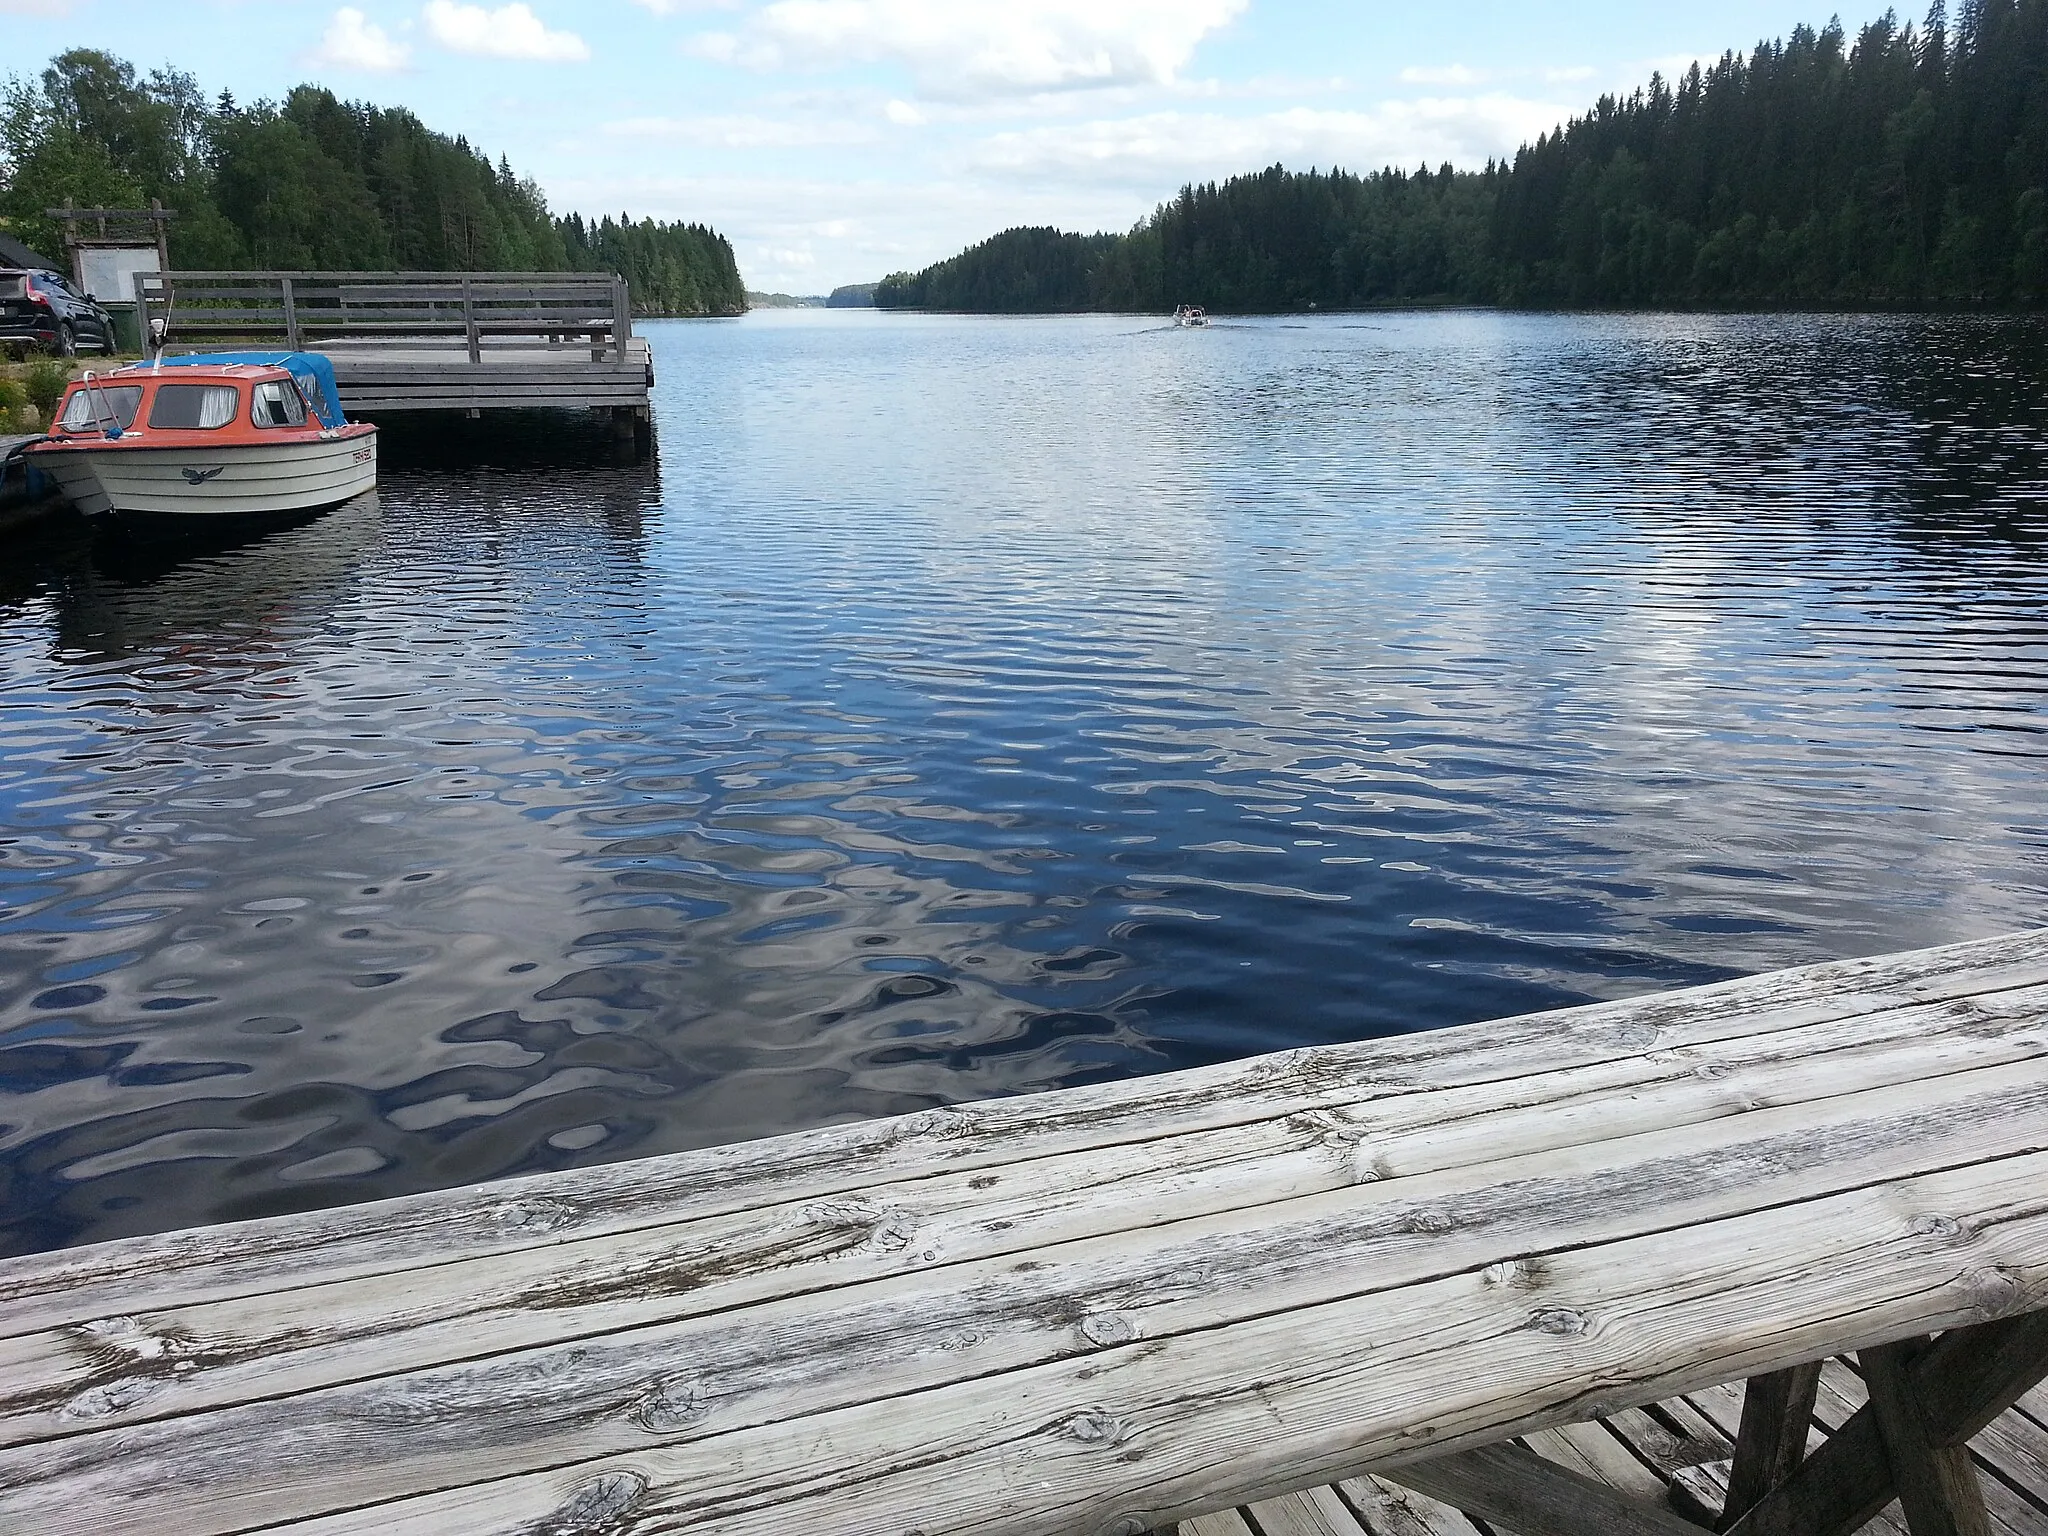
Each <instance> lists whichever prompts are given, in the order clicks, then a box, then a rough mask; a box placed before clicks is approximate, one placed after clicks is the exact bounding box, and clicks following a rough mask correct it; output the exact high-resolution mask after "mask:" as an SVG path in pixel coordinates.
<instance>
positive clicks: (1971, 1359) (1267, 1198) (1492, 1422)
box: [0, 934, 2048, 1536]
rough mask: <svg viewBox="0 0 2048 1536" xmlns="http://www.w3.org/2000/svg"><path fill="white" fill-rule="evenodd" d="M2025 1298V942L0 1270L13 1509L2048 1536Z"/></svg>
mask: <svg viewBox="0 0 2048 1536" xmlns="http://www.w3.org/2000/svg"><path fill="white" fill-rule="evenodd" d="M2044 1309H2048V934H2029V935H2020V936H2016V937H2011V938H2005V939H1998V940H1990V941H1985V942H1981V943H1974V944H1967V945H1961V946H1956V947H1953V948H1949V949H1943V950H1933V951H1925V952H1920V953H1915V954H1909V955H1898V956H1890V957H1884V958H1878V959H1870V960H1858V961H1850V962H1844V963H1838V964H1831V965H1824V966H1816V967H1812V968H1809V969H1805V970H1800V971H1792V972H1783V973H1779V974H1776V975H1769V976H1761V977H1756V978H1752V979H1749V980H1744V981H1737V982H1730V983H1725V984H1721V985H1716V986H1711V987H1704V988H1699V989H1695V990H1691V991H1686V992H1679V993H1674V994H1669V995H1665V996H1658V997H1648V998H1642V999H1637V1000H1633V1001H1628V1002H1617V1003H1607V1004H1601V1005H1597V1006H1593V1007H1587V1008H1579V1009H1572V1010H1567V1011H1562V1012H1558V1013H1552V1014H1543V1015H1536V1016H1530V1017H1525V1018H1518V1019H1510V1020H1505V1021H1501V1022H1497V1023H1491V1024H1481V1025H1473V1026H1469V1027H1466V1028H1461V1029H1450V1030H1443V1031H1439V1032H1435V1033H1427V1034H1418V1035H1411V1036H1406V1037H1401V1038H1397V1039H1390V1040H1381V1041H1374V1042H1369V1043H1365V1044H1360V1045H1349V1046H1333V1047H1320V1048H1314V1049H1308V1050H1299V1051H1292V1052H1287V1053H1283V1054H1280V1055H1275V1056H1267V1057H1261V1058H1257V1059H1253V1060H1249V1061H1242V1062H1236V1063H1233V1064H1229V1065H1225V1066H1218V1067H1211V1068H1204V1069H1200V1070H1195V1071H1187V1072H1178V1073H1169V1074H1165V1075H1162V1076H1158V1077H1153V1078H1148V1079H1143V1080H1138V1081H1131V1082H1122V1083H1115V1084H1108V1085H1102V1086H1095V1087H1087V1088H1079V1089H1072V1090H1064V1091H1060V1092H1054V1093H1045V1094H1039V1095H1034V1096H1029V1097H1023V1098H1016V1099H1008V1100H1002V1101H996V1102H990V1103H981V1104H968V1105H961V1106H957V1107H953V1108H938V1109H931V1110H927V1111H925V1112H922V1113H919V1114H914V1115H909V1116H905V1117H901V1118H897V1119H892V1120H883V1121H876V1122H872V1123H867V1124H858V1125H841V1126H834V1127H830V1128H827V1129H823V1130H817V1131H810V1132H803V1133H799V1134H794V1135H788V1136H782V1137H778V1138H775V1139H773V1140H769V1141H761V1142H753V1143H747V1144H742V1145H737V1146H727V1147H718V1148H712V1149H710V1150H707V1151H703V1152H694V1153H686V1154H680V1155H676V1156H668V1157H659V1158H651V1159H646V1160H643V1161H638V1162H625V1163H618V1164H614V1165H611V1166H607V1167H599V1168H593V1169H583V1170H577V1171H573V1172H565V1173H557V1174H546V1175H539V1176H534V1177H526V1178H518V1179H510V1180H505V1181H503V1182H500V1183H495V1184H490V1185H486V1186H480V1187H472V1188H467V1189H458V1190H451V1191H447V1192H443V1193H436V1194H424V1195H418V1196H412V1197H408V1198H404V1199H398V1200H390V1201H385V1202H381V1203H378V1204H374V1205H367V1206H359V1207H354V1208H344V1209H336V1210H327V1211H319V1212H312V1213H307V1214H301V1215H292V1216H283V1217H276V1218H270V1219H264V1220H258V1221H249V1222H243V1223H238V1224H235V1225H231V1226H223V1227H217V1228H210V1229H201V1230H194V1231H184V1232H172V1233H166V1234H162V1235H159V1236H149V1237H137V1238H132V1239H126V1240H122V1241H117V1242H111V1243H103V1244H99V1245H96V1246H92V1247H84V1248H78V1249H74V1250H69V1251H61V1252H54V1253H46V1254H39V1255H33V1256H29V1257H22V1258H14V1259H9V1260H4V1261H0V1529H4V1530H7V1531H16V1530H18V1531H23V1532H28V1531H34V1532H37V1533H38V1536H66V1533H79V1536H85V1533H91V1536H124V1533H134V1536H163V1533H165V1532H171V1531H175V1532H177V1533H179V1536H226V1533H239V1532H255V1531H264V1532H276V1531H285V1530H291V1531H294V1532H299V1533H317V1536H343V1533H354V1532H362V1533H369V1532H376V1533H380V1536H430V1533H431V1536H463V1533H472V1532H474V1533H484V1532H492V1533H506V1536H511V1533H523V1536H537V1533H542V1532H546V1533H549V1536H653V1533H656V1532H678V1531H690V1532H716V1533H720V1536H770V1533H774V1536H792V1533H795V1536H804V1533H816V1536H828V1533H829V1536H902V1533H906V1532H917V1533H922V1536H1000V1533H1016V1536H1034V1533H1036V1536H1056V1533H1057V1536H1066V1533H1090V1536H1096V1533H1119V1536H1137V1533H1141V1532H1147V1531H1155V1530H1160V1529H1164V1528H1168V1527H1171V1526H1173V1525H1174V1524H1175V1523H1177V1522H1186V1531H1187V1533H1188V1536H1253V1533H1257V1536H1365V1533H1370V1536H1420V1533H1424V1532H1430V1533H1437V1536H1477V1533H1478V1532H1479V1531H1480V1530H1481V1529H1482V1525H1481V1524H1480V1523H1479V1522H1485V1523H1487V1525H1488V1526H1489V1527H1490V1528H1491V1529H1492V1530H1493V1531H1495V1532H1496V1533H1499V1532H1503V1531H1515V1532H1520V1533H1521V1536H1623V1533H1644V1532H1648V1533H1658V1536H1678V1533H1683V1532H1687V1531H1693V1532H1696V1531H1698V1530H1699V1529H1700V1528H1701V1526H1700V1525H1699V1524H1694V1523H1689V1522H1688V1518H1687V1515H1686V1514H1681V1513H1679V1512H1678V1511H1680V1510H1683V1511H1687V1512H1689V1515H1690V1517H1691V1519H1692V1520H1695V1521H1703V1522H1705V1523H1707V1524H1708V1525H1714V1524H1718V1525H1719V1526H1721V1527H1722V1528H1724V1529H1728V1530H1731V1531H1733V1532H1736V1533H1739V1536H1846V1533H1849V1532H1852V1531H1855V1530H1857V1529H1858V1528H1859V1527H1861V1526H1863V1525H1864V1523H1865V1522H1866V1521H1869V1520H1871V1519H1873V1518H1876V1519H1878V1520H1879V1521H1880V1522H1881V1524H1880V1528H1889V1529H1894V1530H1896V1529H1901V1528H1902V1527H1901V1526H1899V1525H1898V1524H1896V1523H1895V1524H1893V1525H1892V1526H1890V1527H1884V1526H1883V1525H1882V1522H1884V1521H1886V1520H1888V1519H1891V1518H1892V1517H1890V1516H1887V1515H1885V1514H1884V1510H1885V1506H1886V1505H1887V1504H1888V1503H1891V1502H1892V1501H1893V1500H1894V1499H1896V1500H1898V1502H1899V1505H1900V1507H1901V1514H1900V1515H1899V1516H1898V1519H1899V1520H1902V1521H1903V1522H1904V1524H1905V1527H1909V1528H1910V1530H1911V1531H1912V1532H1914V1533H1915V1536H1935V1533H1950V1536H1968V1533H1980V1536H1981V1533H1987V1532H1991V1531H1997V1532H2000V1533H2001V1536H2039V1533H2040V1532H2042V1531H2043V1530H2048V1454H2044V1448H2048V1405H2044V1404H2043V1403H2042V1402H2041V1400H2040V1399H2039V1398H2033V1399H2028V1398H2027V1397H2026V1394H2027V1392H2028V1390H2029V1388H2030V1387H2032V1385H2033V1384H2034V1383H2035V1382H2036V1381H2038V1380H2039V1379H2040V1378H2041V1377H2042V1376H2043V1374H2044V1373H2048V1310H2044ZM1852 1352H1853V1354H1854V1356H1855V1358H1854V1360H1853V1361H1846V1360H1836V1361H1835V1362H1834V1363H1832V1364H1830V1365H1828V1366H1826V1368H1825V1369H1822V1368H1819V1367H1818V1366H1817V1365H1816V1364H1815V1363H1816V1362H1821V1361H1826V1360H1828V1359H1829V1358H1830V1357H1837V1356H1846V1355H1848V1354H1850V1353H1852ZM1745 1380H1746V1381H1747V1382H1748V1388H1747V1390H1746V1391H1744V1390H1743V1389H1742V1388H1741V1387H1740V1386H1734V1387H1730V1386H1727V1385H1724V1384H1729V1383H1742V1382H1744V1381H1745ZM2015 1405H2017V1406H2015ZM1829 1432H1831V1433H1829ZM1824 1436H1825V1437H1824ZM1973 1448H1974V1454H1973ZM1717 1458H1718V1460H1717ZM1979 1466H1988V1467H1990V1468H1991V1469H1992V1471H1993V1473H1994V1475H1992V1476H1990V1477H1985V1478H1980V1477H1979V1475H1978V1472H1977V1470H1976V1469H1977V1468H1978V1467H1979ZM1247 1506H1248V1507H1249V1513H1238V1512H1237V1511H1238V1510H1239V1509H1240V1508H1242V1507H1247ZM1461 1511H1464V1512H1467V1513H1461ZM1468 1514H1469V1517H1470V1518H1468Z"/></svg>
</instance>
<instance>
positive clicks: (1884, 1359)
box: [1728, 1312, 2048, 1536]
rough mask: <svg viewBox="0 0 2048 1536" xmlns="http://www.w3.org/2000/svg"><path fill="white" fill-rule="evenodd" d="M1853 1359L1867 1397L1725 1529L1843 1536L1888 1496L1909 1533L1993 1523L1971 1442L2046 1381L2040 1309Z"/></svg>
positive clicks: (1970, 1531)
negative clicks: (1861, 1370) (1900, 1512)
mask: <svg viewBox="0 0 2048 1536" xmlns="http://www.w3.org/2000/svg"><path fill="white" fill-rule="evenodd" d="M1861 1358H1862V1363H1863V1368H1864V1376H1865V1380H1866V1382H1867V1383H1868V1385H1869V1387H1870V1398H1871V1400H1870V1402H1869V1403H1868V1404H1866V1405H1865V1406H1864V1407H1862V1408H1860V1409H1858V1410H1857V1411H1856V1412H1855V1413H1854V1414H1853V1415H1851V1416H1850V1418H1849V1421H1848V1422H1847V1423H1846V1424H1844V1425H1843V1426H1842V1427H1841V1428H1840V1429H1839V1430H1837V1431H1836V1432H1835V1433H1834V1434H1833V1435H1831V1436H1829V1437H1828V1442H1827V1444H1826V1445H1824V1446H1822V1447H1821V1448H1820V1449H1819V1450H1818V1451H1816V1452H1815V1453H1814V1454H1813V1455H1812V1456H1810V1457H1808V1458H1807V1459H1806V1460H1805V1461H1804V1462H1802V1463H1801V1464H1800V1466H1799V1468H1798V1470H1796V1471H1795V1472H1793V1474H1792V1475H1791V1476H1790V1477H1789V1478H1787V1479H1786V1480H1785V1482H1784V1483H1782V1484H1781V1485H1779V1486H1778V1487H1777V1488H1774V1489H1772V1490H1771V1492H1770V1493H1769V1494H1767V1495H1766V1496H1765V1497H1764V1498H1763V1499H1762V1500H1760V1501H1759V1502H1758V1503H1757V1504H1756V1506H1755V1507H1754V1508H1752V1509H1751V1510H1750V1511H1749V1512H1748V1513H1746V1514H1745V1515H1743V1516H1742V1517H1741V1518H1740V1519H1738V1520H1737V1521H1736V1522H1735V1523H1734V1524H1733V1525H1731V1526H1730V1527H1728V1531H1729V1536H1850V1533H1851V1532H1854V1531H1858V1530H1861V1529H1862V1528H1863V1526H1865V1525H1866V1524H1868V1523H1869V1522H1870V1521H1871V1520H1872V1519H1874V1518H1875V1517H1876V1516H1877V1514H1878V1512H1879V1511H1881V1510H1882V1509H1883V1508H1884V1507H1885V1505H1887V1504H1889V1503H1890V1502H1891V1501H1892V1499H1893V1498H1894V1497H1897V1498H1898V1499H1899V1500H1900V1502H1901V1503H1902V1504H1904V1506H1905V1510H1906V1522H1907V1525H1908V1526H1909V1527H1910V1529H1911V1530H1912V1532H1913V1536H1941V1533H1944V1532H1953V1533H1956V1536H1974V1533H1978V1532H1983V1531H1988V1530H1989V1525H1988V1523H1987V1522H1986V1521H1985V1516H1984V1505H1983V1498H1982V1495H1981V1494H1980V1493H1979V1491H1978V1489H1977V1481H1976V1472H1975V1470H1974V1469H1973V1468H1972V1467H1971V1465H1970V1459H1969V1443H1970V1440H1971V1438H1972V1437H1973V1436H1975V1435H1976V1434H1977V1433H1978V1431H1980V1430H1982V1429H1983V1428H1984V1426H1985V1425H1987V1424H1989V1423H1990V1422H1991V1421H1992V1420H1993V1419H1995V1418H1997V1417H1998V1416H1999V1415H2000V1414H2001V1413H2003V1412H2005V1410H2006V1409H2008V1408H2010V1407H2011V1406H2012V1405H2013V1404H2014V1403H2015V1402H2016V1401H2018V1399H2019V1397H2020V1395H2021V1394H2022V1393H2024V1392H2026V1391H2027V1390H2028V1389H2029V1388H2031V1387H2032V1386H2033V1385H2034V1384H2035V1383H2036V1382H2038V1381H2040V1380H2042V1378H2043V1377H2048V1312H2032V1313H2028V1314H2027V1315H2026V1316H2024V1317H2014V1318H2007V1319H2006V1320H2005V1321H2003V1322H1997V1323H1985V1324H1982V1325H1980V1326H1979V1327H1975V1328H1958V1329H1955V1330H1953V1331H1952V1332H1949V1333H1944V1334H1942V1335H1941V1336H1940V1337H1939V1338H1936V1339H1933V1340H1931V1341H1921V1342H1916V1343H1912V1344H1904V1345H1900V1344H1894V1345H1888V1346H1886V1347H1885V1348H1883V1349H1872V1350H1865V1351H1864V1352H1863V1355H1862V1357H1861ZM1972 1521H1974V1522H1975V1523H1974V1524H1973V1523H1971V1522H1972Z"/></svg>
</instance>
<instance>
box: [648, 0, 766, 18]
mask: <svg viewBox="0 0 2048 1536" xmlns="http://www.w3.org/2000/svg"><path fill="white" fill-rule="evenodd" d="M633 3H634V4H635V5H637V6H639V7H640V8H641V9H642V10H644V11H652V12H653V13H654V14H655V15H657V16H673V15H675V14H676V13H677V12H678V11H732V10H737V9H739V3H740V0H633Z"/></svg>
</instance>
